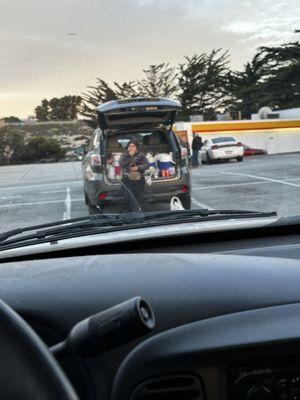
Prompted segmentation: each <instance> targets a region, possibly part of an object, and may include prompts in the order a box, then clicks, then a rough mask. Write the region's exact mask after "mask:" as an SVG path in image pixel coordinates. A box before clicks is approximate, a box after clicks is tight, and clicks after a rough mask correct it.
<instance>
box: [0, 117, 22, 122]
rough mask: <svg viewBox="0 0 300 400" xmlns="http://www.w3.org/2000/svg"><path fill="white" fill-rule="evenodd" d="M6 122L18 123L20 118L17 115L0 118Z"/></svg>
mask: <svg viewBox="0 0 300 400" xmlns="http://www.w3.org/2000/svg"><path fill="white" fill-rule="evenodd" d="M2 119H3V120H4V121H5V123H6V124H11V123H20V122H21V120H20V119H19V118H18V117H14V116H13V115H11V116H10V117H4V118H2Z"/></svg>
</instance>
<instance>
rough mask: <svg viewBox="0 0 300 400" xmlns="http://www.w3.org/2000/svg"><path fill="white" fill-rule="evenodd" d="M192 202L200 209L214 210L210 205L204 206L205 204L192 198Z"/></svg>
mask: <svg viewBox="0 0 300 400" xmlns="http://www.w3.org/2000/svg"><path fill="white" fill-rule="evenodd" d="M192 202H193V203H194V204H195V205H196V206H198V207H200V208H207V209H208V210H213V208H212V207H209V206H208V205H206V204H204V203H201V202H200V201H198V200H196V199H194V197H192Z"/></svg>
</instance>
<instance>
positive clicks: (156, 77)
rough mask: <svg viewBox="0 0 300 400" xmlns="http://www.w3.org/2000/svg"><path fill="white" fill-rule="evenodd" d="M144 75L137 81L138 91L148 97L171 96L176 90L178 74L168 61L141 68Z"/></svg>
mask: <svg viewBox="0 0 300 400" xmlns="http://www.w3.org/2000/svg"><path fill="white" fill-rule="evenodd" d="M143 72H144V74H145V77H144V79H142V80H141V81H140V82H138V88H139V93H140V95H142V96H146V97H147V96H149V97H172V96H174V95H175V94H176V92H177V91H178V80H177V77H178V74H177V72H176V71H175V68H172V67H170V65H169V63H162V64H158V65H150V66H149V68H148V69H144V70H143Z"/></svg>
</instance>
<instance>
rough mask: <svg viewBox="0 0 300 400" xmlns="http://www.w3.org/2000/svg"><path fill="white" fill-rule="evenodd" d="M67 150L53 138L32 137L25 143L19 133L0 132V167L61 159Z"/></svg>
mask: <svg viewBox="0 0 300 400" xmlns="http://www.w3.org/2000/svg"><path fill="white" fill-rule="evenodd" d="M66 152H67V150H66V149H64V148H62V147H61V146H60V144H59V142H58V141H57V140H56V139H53V138H46V137H43V136H33V137H31V138H30V139H29V140H28V141H25V138H24V135H23V134H22V133H19V132H7V131H3V132H1V131H0V165H9V164H26V163H34V162H39V161H41V160H42V159H47V160H49V159H52V160H53V161H55V162H57V161H59V160H61V159H63V158H64V157H65V155H66Z"/></svg>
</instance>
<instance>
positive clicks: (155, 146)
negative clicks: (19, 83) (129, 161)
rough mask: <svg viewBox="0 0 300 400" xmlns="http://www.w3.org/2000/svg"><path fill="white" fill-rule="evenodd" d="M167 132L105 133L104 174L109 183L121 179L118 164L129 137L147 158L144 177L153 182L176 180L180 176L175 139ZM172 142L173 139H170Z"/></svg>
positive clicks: (162, 130)
mask: <svg viewBox="0 0 300 400" xmlns="http://www.w3.org/2000/svg"><path fill="white" fill-rule="evenodd" d="M168 133H169V131H168V130H166V129H161V130H135V131H125V132H122V131H114V132H108V133H107V147H106V154H107V163H106V174H107V177H108V179H109V180H110V181H118V180H121V179H122V171H121V168H120V165H119V160H120V157H121V154H123V153H125V152H126V146H127V144H128V142H129V140H130V139H131V138H134V139H135V140H137V141H138V143H139V149H140V151H141V152H142V153H144V154H145V156H146V157H147V159H148V162H149V169H148V170H147V171H146V174H145V177H146V178H147V177H148V179H150V178H151V180H152V181H158V180H165V179H176V178H178V177H179V174H180V170H179V167H180V160H177V157H176V155H177V151H176V150H177V148H176V143H175V141H174V138H172V136H170V135H169V134H168ZM172 139H173V140H172Z"/></svg>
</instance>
